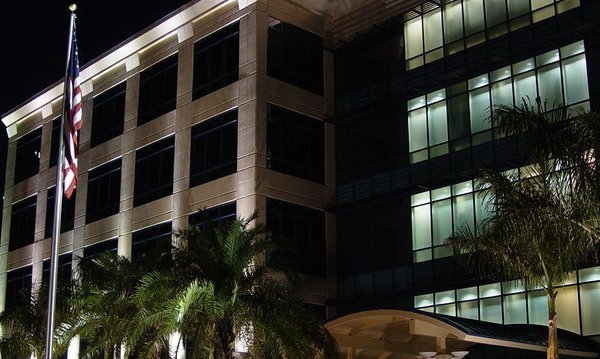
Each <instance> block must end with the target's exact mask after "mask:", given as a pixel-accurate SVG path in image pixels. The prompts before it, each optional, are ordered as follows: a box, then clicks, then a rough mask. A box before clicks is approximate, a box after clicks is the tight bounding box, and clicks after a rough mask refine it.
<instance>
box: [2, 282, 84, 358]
mask: <svg viewBox="0 0 600 359" xmlns="http://www.w3.org/2000/svg"><path fill="white" fill-rule="evenodd" d="M72 288H73V283H72V282H70V281H69V282H63V281H59V283H58V286H57V293H56V297H57V301H56V309H55V313H56V314H55V320H56V323H62V322H64V321H68V320H70V319H71V318H73V317H76V316H77V313H76V312H75V311H74V310H73V309H72V308H71V307H70V306H69V303H70V300H71V298H72V297H73V291H72ZM22 294H23V296H24V297H23V302H24V305H21V306H17V307H15V308H11V309H8V310H5V311H4V312H2V313H1V314H0V325H1V326H2V328H3V329H4V332H3V335H2V337H1V338H0V353H2V354H3V355H6V356H7V357H13V356H14V357H18V358H25V357H30V356H31V354H33V355H35V357H36V358H42V357H43V356H44V353H45V350H46V324H47V311H48V285H47V284H46V283H44V284H42V285H39V286H37V288H35V291H34V293H33V294H32V295H31V296H29V295H26V294H25V293H22ZM57 341H58V336H57V335H55V342H57ZM67 346H68V342H66V343H65V342H62V343H61V345H56V346H55V347H54V353H53V355H52V356H53V357H60V356H61V355H63V354H64V353H65V351H66V349H67Z"/></svg>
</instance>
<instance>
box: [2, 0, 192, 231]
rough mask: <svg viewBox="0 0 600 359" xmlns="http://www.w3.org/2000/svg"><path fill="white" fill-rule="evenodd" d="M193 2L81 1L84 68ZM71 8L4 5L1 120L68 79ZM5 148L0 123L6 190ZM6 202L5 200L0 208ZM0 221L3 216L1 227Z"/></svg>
mask: <svg viewBox="0 0 600 359" xmlns="http://www.w3.org/2000/svg"><path fill="white" fill-rule="evenodd" d="M189 1H190V0H168V1H167V0H161V1H157V0H146V1H140V0H122V1H115V0H95V1H94V0H79V1H77V5H78V9H77V11H76V13H77V41H78V45H79V66H80V67H84V66H85V65H86V64H87V63H88V62H90V61H91V60H93V59H95V58H96V57H98V56H99V55H101V54H103V53H104V52H106V51H108V50H110V49H111V48H112V47H114V46H116V45H118V44H120V43H121V42H123V41H124V40H126V39H128V38H130V37H131V36H133V35H135V34H136V33H138V32H139V31H141V30H143V29H145V28H146V27H148V26H149V25H152V24H153V23H155V22H156V21H158V20H160V19H162V18H163V17H165V16H167V15H168V14H170V13H171V12H173V11H174V10H176V9H178V8H179V7H180V6H181V5H184V4H185V3H187V2H189ZM70 3H72V1H63V0H1V1H0V65H1V66H0V115H4V114H5V113H7V112H8V111H11V110H12V109H14V108H15V107H17V106H19V105H20V104H22V103H23V102H25V101H27V100H28V99H29V98H31V97H32V96H34V95H36V94H37V93H39V92H41V91H42V90H44V89H45V88H47V87H48V86H51V85H52V84H54V83H55V82H57V81H60V80H61V79H62V77H63V76H64V71H65V61H66V48H67V41H68V38H67V35H68V32H69V29H68V26H69V13H70V12H69V10H68V5H69V4H70ZM84 121H85V119H84ZM6 146H7V136H6V130H5V129H4V124H0V188H3V187H4V172H5V167H6ZM2 192H4V191H2ZM3 199H4V198H3V196H2V197H0V208H2V203H3ZM1 221H2V218H1V216H0V225H1Z"/></svg>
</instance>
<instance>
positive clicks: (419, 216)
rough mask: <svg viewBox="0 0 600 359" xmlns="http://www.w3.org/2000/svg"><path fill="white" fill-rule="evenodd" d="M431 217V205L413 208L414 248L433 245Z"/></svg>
mask: <svg viewBox="0 0 600 359" xmlns="http://www.w3.org/2000/svg"><path fill="white" fill-rule="evenodd" d="M430 220H431V217H430V209H429V205H428V204H426V205H423V206H419V207H414V208H413V209H412V238H413V250H416V249H421V248H427V247H431V222H430Z"/></svg>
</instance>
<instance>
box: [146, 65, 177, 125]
mask: <svg viewBox="0 0 600 359" xmlns="http://www.w3.org/2000/svg"><path fill="white" fill-rule="evenodd" d="M177 59H178V54H174V55H171V56H169V57H167V58H166V59H164V60H162V61H160V62H158V63H156V64H154V65H152V66H151V67H149V68H147V69H145V70H144V71H142V72H141V73H140V90H139V102H138V118H137V124H138V126H139V125H141V124H144V123H146V122H148V121H151V120H153V119H155V118H157V117H158V116H161V115H164V114H165V113H167V112H169V111H172V110H174V109H175V98H176V93H177Z"/></svg>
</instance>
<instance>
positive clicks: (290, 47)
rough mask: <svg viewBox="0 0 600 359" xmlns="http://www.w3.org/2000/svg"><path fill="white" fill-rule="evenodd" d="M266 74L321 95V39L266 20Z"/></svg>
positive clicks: (297, 29)
mask: <svg viewBox="0 0 600 359" xmlns="http://www.w3.org/2000/svg"><path fill="white" fill-rule="evenodd" d="M267 72H268V75H269V76H271V77H274V78H276V79H278V80H281V81H285V82H289V83H290V84H292V85H296V86H298V87H301V88H303V89H305V90H308V91H311V92H314V93H317V94H320V95H321V94H323V39H322V38H321V37H320V36H318V35H315V34H313V33H311V32H309V31H306V30H303V29H301V28H299V27H296V26H294V25H290V24H288V23H284V22H281V21H279V20H277V19H274V18H269V32H268V40H267Z"/></svg>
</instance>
